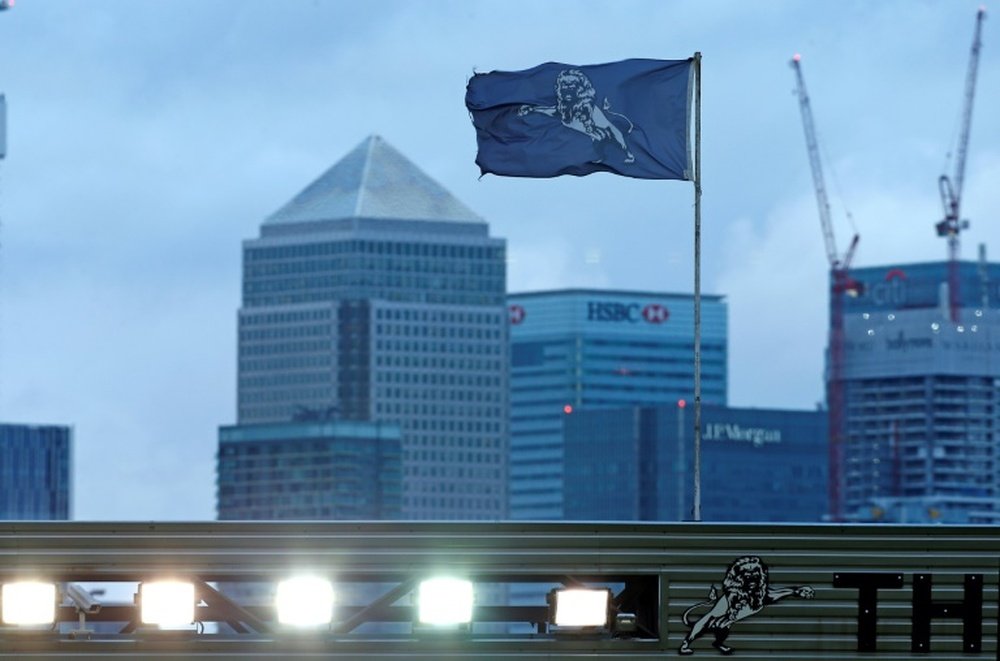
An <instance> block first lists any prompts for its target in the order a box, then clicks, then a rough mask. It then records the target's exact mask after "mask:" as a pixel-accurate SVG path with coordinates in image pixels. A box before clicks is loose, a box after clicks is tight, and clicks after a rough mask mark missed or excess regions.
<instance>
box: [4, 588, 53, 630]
mask: <svg viewBox="0 0 1000 661" xmlns="http://www.w3.org/2000/svg"><path fill="white" fill-rule="evenodd" d="M0 602H2V603H3V609H2V613H0V616H2V619H3V622H4V624H16V625H20V626H32V625H41V624H52V623H53V622H55V621H56V586H55V584H54V583H44V582H41V581H18V582H16V583H4V585H3V588H2V589H0Z"/></svg>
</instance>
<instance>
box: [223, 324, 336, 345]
mask: <svg viewBox="0 0 1000 661" xmlns="http://www.w3.org/2000/svg"><path fill="white" fill-rule="evenodd" d="M331 330H332V329H331V328H330V325H329V324H326V325H323V326H311V325H310V326H277V327H275V326H272V327H269V328H257V329H253V330H241V331H240V342H260V341H271V340H286V339H289V338H293V337H295V338H297V337H329V336H330V335H331V334H332V333H331Z"/></svg>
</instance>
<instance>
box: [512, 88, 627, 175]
mask: <svg viewBox="0 0 1000 661" xmlns="http://www.w3.org/2000/svg"><path fill="white" fill-rule="evenodd" d="M555 90H556V105H554V106H533V105H523V106H521V107H520V108H518V111H517V114H518V116H519V117H523V116H525V115H527V114H528V113H532V112H537V113H541V114H543V115H546V116H548V117H556V116H558V118H559V120H560V121H561V122H562V125H563V126H565V127H566V128H570V129H573V130H574V131H579V132H580V133H583V134H585V135H587V136H589V137H590V139H591V140H592V141H593V142H595V143H598V144H599V145H606V144H613V145H617V147H619V148H620V149H621V151H622V152H623V160H624V162H625V163H633V162H635V156H634V155H633V154H632V152H631V150H630V149H629V146H628V141H627V138H626V136H628V135H629V134H630V133H632V129H633V128H634V126H633V124H632V122H631V121H630V120H629V118H628V117H626V116H625V115H623V114H621V113H617V112H612V111H611V102H610V101H608V99H607V97H605V98H604V102H603V103H602V104H601V107H598V106H597V105H596V104H595V100H596V98H597V90H596V89H594V85H593V83H591V82H590V78H588V77H587V75H586V74H584V73H583V72H582V71H580V70H579V69H565V70H563V71H560V72H559V75H558V76H556V83H555ZM612 116H613V117H619V118H621V119H622V120H623V121H624V123H626V124H627V127H626V128H625V130H624V131H622V129H620V128H618V126H616V125H615V124H614V122H613V121H612V120H611V117H612Z"/></svg>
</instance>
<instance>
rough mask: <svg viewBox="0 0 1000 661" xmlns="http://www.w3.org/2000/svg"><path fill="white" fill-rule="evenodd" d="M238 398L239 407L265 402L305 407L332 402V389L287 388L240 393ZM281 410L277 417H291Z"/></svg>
mask: <svg viewBox="0 0 1000 661" xmlns="http://www.w3.org/2000/svg"><path fill="white" fill-rule="evenodd" d="M239 396H240V404H241V405H247V404H263V403H267V402H291V403H294V404H303V405H305V404H307V403H311V402H314V401H321V402H331V401H333V388H288V389H286V390H281V391H278V392H274V391H266V390H265V391H263V392H252V391H251V392H246V391H241V392H240V393H239ZM281 410H282V413H283V415H281V416H279V417H282V418H289V417H291V416H290V415H289V414H288V411H287V409H281Z"/></svg>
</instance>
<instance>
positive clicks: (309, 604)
mask: <svg viewBox="0 0 1000 661" xmlns="http://www.w3.org/2000/svg"><path fill="white" fill-rule="evenodd" d="M333 602H334V594H333V585H331V584H330V581H328V580H326V579H324V578H319V577H317V576H297V577H295V578H289V579H287V580H284V581H281V582H280V583H278V591H277V594H275V597H274V605H275V607H276V608H277V610H278V622H281V623H282V624H290V625H292V626H297V627H311V626H320V625H324V624H329V623H330V620H332V619H333Z"/></svg>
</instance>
